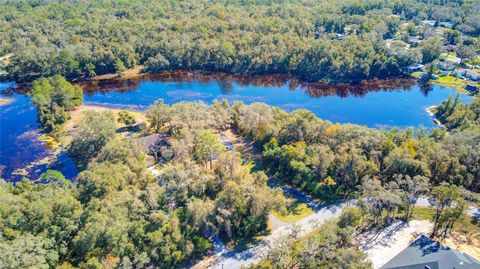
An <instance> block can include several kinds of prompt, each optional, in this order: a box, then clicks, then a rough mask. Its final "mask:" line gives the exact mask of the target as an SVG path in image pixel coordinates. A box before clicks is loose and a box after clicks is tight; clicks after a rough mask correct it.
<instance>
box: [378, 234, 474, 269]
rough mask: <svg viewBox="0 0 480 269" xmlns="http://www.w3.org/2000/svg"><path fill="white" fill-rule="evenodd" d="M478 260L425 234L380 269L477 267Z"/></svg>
mask: <svg viewBox="0 0 480 269" xmlns="http://www.w3.org/2000/svg"><path fill="white" fill-rule="evenodd" d="M478 268H480V261H479V260H477V259H475V258H473V257H472V256H470V255H468V254H466V253H460V252H458V251H456V250H454V249H451V248H449V247H447V246H442V245H441V244H440V243H439V242H437V241H435V240H433V239H431V238H429V237H427V236H425V235H421V236H419V237H418V238H417V239H416V240H415V241H413V242H412V243H411V244H410V245H409V246H408V247H407V248H405V249H404V250H402V252H400V253H399V254H398V255H397V256H395V257H394V258H393V259H391V260H390V261H389V262H387V263H386V264H385V265H384V266H382V269H478Z"/></svg>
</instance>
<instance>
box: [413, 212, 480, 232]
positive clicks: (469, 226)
mask: <svg viewBox="0 0 480 269" xmlns="http://www.w3.org/2000/svg"><path fill="white" fill-rule="evenodd" d="M434 215H435V209H433V208H431V207H422V206H416V207H415V210H414V212H413V219H418V220H432V219H433V216H434ZM453 231H454V232H457V233H460V234H463V235H469V234H480V223H478V221H477V222H475V221H474V220H472V217H470V216H468V215H462V217H461V218H460V220H459V221H458V222H457V224H456V225H455V226H454V227H453Z"/></svg>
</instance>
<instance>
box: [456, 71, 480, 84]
mask: <svg viewBox="0 0 480 269" xmlns="http://www.w3.org/2000/svg"><path fill="white" fill-rule="evenodd" d="M453 75H454V76H455V77H460V78H469V79H471V80H473V81H478V80H479V79H480V72H479V71H477V70H472V69H458V70H455V72H453Z"/></svg>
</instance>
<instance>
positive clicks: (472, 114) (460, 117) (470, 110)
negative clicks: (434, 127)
mask: <svg viewBox="0 0 480 269" xmlns="http://www.w3.org/2000/svg"><path fill="white" fill-rule="evenodd" d="M435 109H436V113H435V117H436V118H437V119H438V120H439V121H440V122H441V123H442V124H444V125H445V127H446V128H447V129H448V130H454V129H460V130H464V129H475V128H476V129H477V130H479V129H478V128H479V127H480V98H474V99H473V101H472V102H471V103H470V104H464V103H462V102H460V96H458V95H457V97H456V98H453V97H452V96H450V97H449V98H448V100H445V101H443V102H442V104H441V105H439V106H438V107H436V108H435Z"/></svg>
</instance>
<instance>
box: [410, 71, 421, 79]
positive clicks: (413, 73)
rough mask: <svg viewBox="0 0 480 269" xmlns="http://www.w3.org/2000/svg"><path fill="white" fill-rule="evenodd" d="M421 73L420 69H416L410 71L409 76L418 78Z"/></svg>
mask: <svg viewBox="0 0 480 269" xmlns="http://www.w3.org/2000/svg"><path fill="white" fill-rule="evenodd" d="M422 74H423V72H422V71H417V72H412V73H410V76H412V77H414V78H419V77H420V76H421V75H422Z"/></svg>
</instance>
